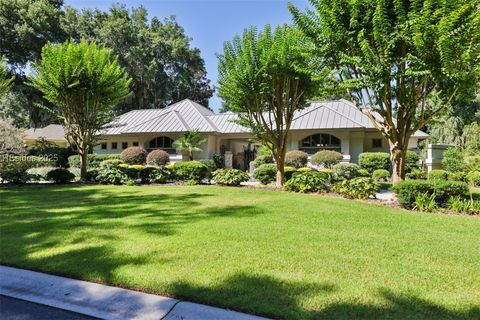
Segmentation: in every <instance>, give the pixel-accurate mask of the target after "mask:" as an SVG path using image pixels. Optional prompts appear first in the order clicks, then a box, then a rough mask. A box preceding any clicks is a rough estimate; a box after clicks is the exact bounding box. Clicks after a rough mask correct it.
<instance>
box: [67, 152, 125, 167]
mask: <svg viewBox="0 0 480 320" xmlns="http://www.w3.org/2000/svg"><path fill="white" fill-rule="evenodd" d="M109 159H120V155H119V154H88V155H87V166H88V168H100V163H101V162H102V161H104V160H109ZM68 164H69V166H70V167H71V168H80V156H79V155H78V154H77V155H74V156H70V157H68Z"/></svg>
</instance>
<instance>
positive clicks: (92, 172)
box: [70, 168, 99, 182]
mask: <svg viewBox="0 0 480 320" xmlns="http://www.w3.org/2000/svg"><path fill="white" fill-rule="evenodd" d="M71 169H72V168H70V170H71ZM79 170H80V169H79ZM98 174H99V169H97V168H87V176H86V177H85V178H86V180H87V181H90V182H98V180H97V177H98ZM78 176H80V173H79V174H78Z"/></svg>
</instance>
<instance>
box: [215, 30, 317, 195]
mask: <svg viewBox="0 0 480 320" xmlns="http://www.w3.org/2000/svg"><path fill="white" fill-rule="evenodd" d="M306 40H307V39H305V38H304V37H302V35H301V33H300V32H299V31H298V30H297V29H295V28H292V27H289V26H286V25H284V26H279V27H277V28H275V30H274V31H273V32H272V30H271V28H270V26H268V25H267V26H266V27H265V28H264V29H263V30H262V31H261V32H259V33H258V32H257V31H256V30H255V29H254V28H250V29H247V30H245V31H244V32H243V35H242V36H241V37H240V36H235V38H234V39H233V40H232V41H231V42H226V43H225V44H224V49H223V55H219V56H218V60H219V64H218V71H219V80H218V83H219V96H220V97H221V98H222V99H223V100H224V101H225V104H226V105H228V108H229V109H231V110H232V111H233V112H235V113H236V114H237V115H238V118H239V123H241V124H242V125H244V126H246V127H248V128H250V129H251V130H252V132H253V133H254V134H255V135H256V136H257V138H258V139H259V140H261V141H262V142H263V143H264V144H265V145H268V146H271V149H272V150H271V151H272V154H273V157H274V159H275V162H276V166H277V181H276V184H277V186H283V183H284V165H285V153H286V151H287V139H288V135H289V132H290V126H291V123H292V120H293V117H294V114H295V112H296V111H297V110H299V109H301V108H303V107H304V106H305V102H306V101H307V99H308V98H309V97H311V96H312V95H314V94H315V93H316V92H317V91H318V88H319V87H321V86H320V82H319V80H320V79H321V77H319V74H317V73H316V71H317V70H312V65H316V64H313V63H312V62H313V61H311V59H310V58H309V57H310V53H311V52H309V51H310V49H311V45H310V42H309V41H306Z"/></svg>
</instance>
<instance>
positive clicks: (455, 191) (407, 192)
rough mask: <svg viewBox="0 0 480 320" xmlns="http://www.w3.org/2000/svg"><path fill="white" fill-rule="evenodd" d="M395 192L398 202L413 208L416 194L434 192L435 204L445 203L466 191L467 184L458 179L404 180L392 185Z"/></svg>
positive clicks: (430, 193)
mask: <svg viewBox="0 0 480 320" xmlns="http://www.w3.org/2000/svg"><path fill="white" fill-rule="evenodd" d="M392 191H393V192H395V193H396V194H397V198H398V202H399V203H400V204H401V205H403V206H405V207H407V208H413V207H414V206H415V200H416V198H417V196H418V195H420V194H425V193H427V194H428V195H430V196H431V195H432V194H435V201H436V202H437V204H440V205H443V204H445V203H446V202H447V201H448V199H449V198H450V197H452V196H453V197H455V196H463V195H465V194H467V193H468V186H467V184H466V183H464V182H459V181H437V180H433V181H432V180H405V181H401V182H399V183H397V184H396V185H394V186H393V187H392Z"/></svg>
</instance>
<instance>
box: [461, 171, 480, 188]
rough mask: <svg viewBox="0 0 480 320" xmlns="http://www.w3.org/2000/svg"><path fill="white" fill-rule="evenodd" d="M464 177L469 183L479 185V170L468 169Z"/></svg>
mask: <svg viewBox="0 0 480 320" xmlns="http://www.w3.org/2000/svg"><path fill="white" fill-rule="evenodd" d="M465 178H466V179H467V181H468V183H470V184H471V185H473V186H476V187H479V186H480V171H470V172H469V173H467V175H466V176H465Z"/></svg>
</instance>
